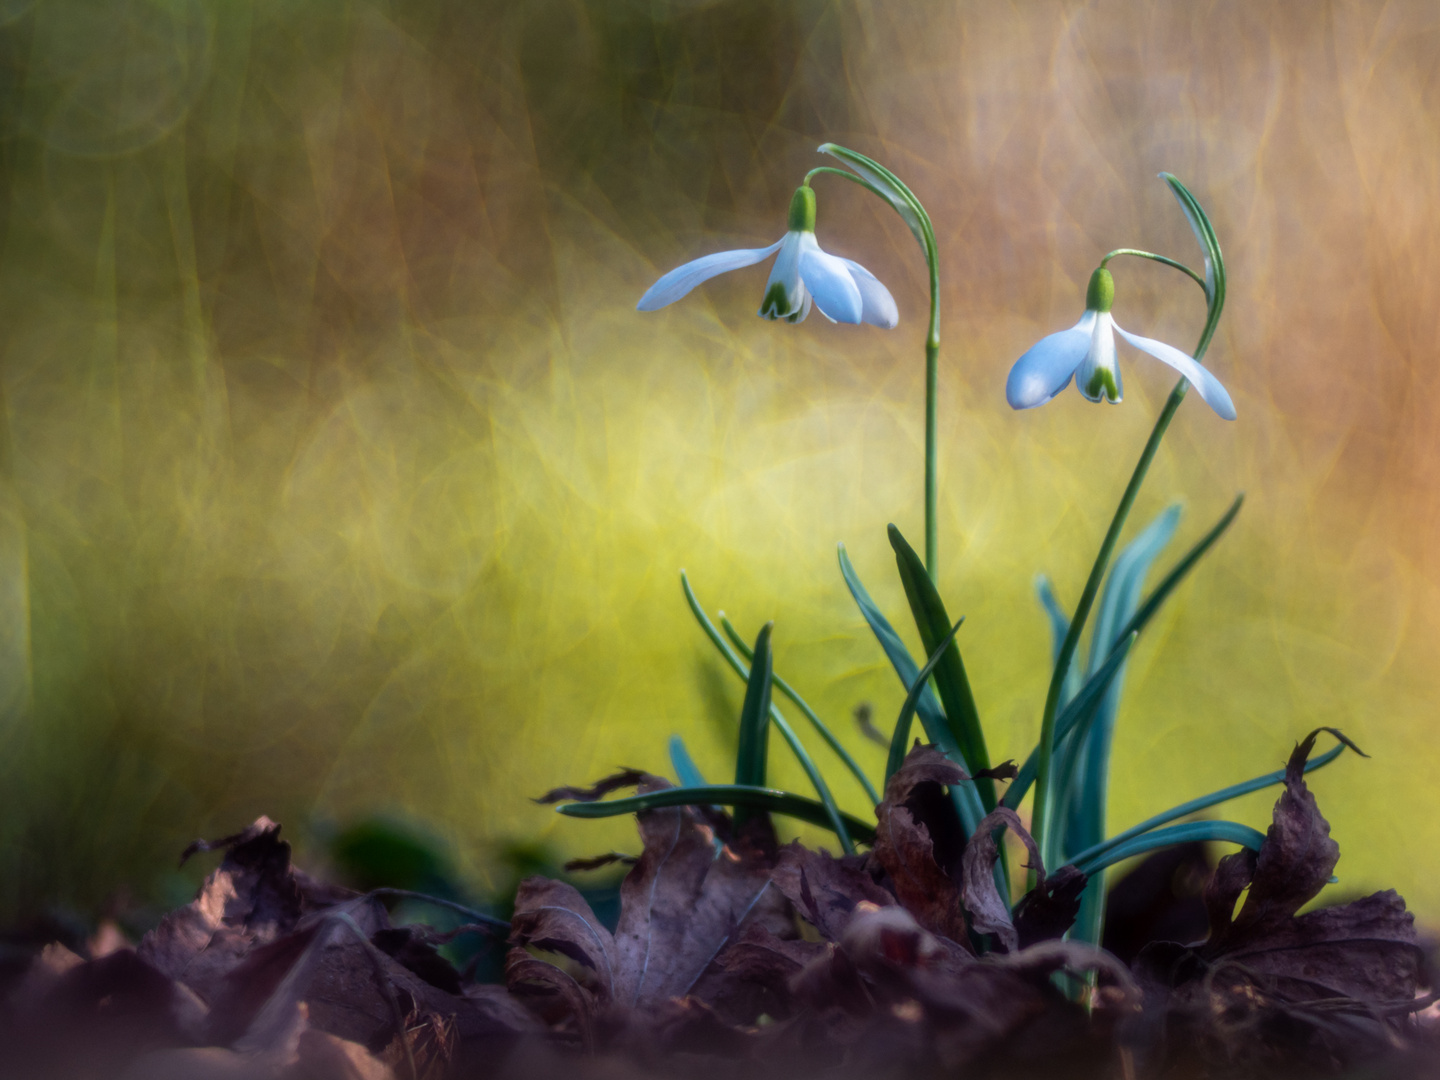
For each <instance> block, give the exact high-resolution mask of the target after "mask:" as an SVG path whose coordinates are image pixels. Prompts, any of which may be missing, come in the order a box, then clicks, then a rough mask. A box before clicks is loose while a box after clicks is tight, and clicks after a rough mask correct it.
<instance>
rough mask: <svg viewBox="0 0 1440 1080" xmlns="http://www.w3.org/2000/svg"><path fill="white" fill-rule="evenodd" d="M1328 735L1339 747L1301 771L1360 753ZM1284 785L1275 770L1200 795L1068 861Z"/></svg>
mask: <svg viewBox="0 0 1440 1080" xmlns="http://www.w3.org/2000/svg"><path fill="white" fill-rule="evenodd" d="M1332 734H1334V735H1336V736H1337V737H1338V738H1339V739H1340V740H1341V742H1340V745H1339V746H1333V747H1331V748H1330V749H1329V750H1327V751H1325V753H1323V754H1321V755H1320V756H1319V757H1316V758H1312V759H1310V760H1309V761H1307V762H1306V763H1305V771H1306V772H1307V773H1308V772H1314V771H1315V770H1316V769H1320V768H1323V767H1325V766H1326V765H1329V764H1330V762H1332V761H1334V760H1335V759H1336V758H1337V757H1339V756H1340V755H1341V753H1343V752H1344V750H1345V748H1346V747H1347V746H1348V747H1349V748H1350V749H1351V750H1354V751H1355V752H1356V753H1360V748H1359V747H1357V746H1356V745H1355V744H1354V743H1352V742H1351V741H1350V740H1349V739H1347V738H1345V737H1344V736H1343V735H1341V734H1340V733H1339V732H1332ZM1284 781H1285V770H1284V769H1277V770H1276V771H1275V772H1271V773H1266V774H1265V775H1264V776H1257V777H1255V778H1253V779H1251V780H1245V781H1243V782H1241V783H1239V784H1231V785H1230V786H1229V787H1227V788H1221V789H1220V790H1219V791H1212V792H1211V793H1210V794H1209V795H1201V796H1200V797H1199V798H1197V799H1191V800H1190V801H1189V802H1183V803H1181V804H1180V805H1179V806H1172V807H1171V808H1170V809H1169V810H1166V811H1165V812H1163V813H1160V814H1156V815H1155V816H1154V817H1152V818H1147V819H1146V820H1144V821H1142V822H1140V824H1138V825H1132V826H1131V827H1130V828H1128V829H1126V830H1125V831H1124V832H1120V833H1116V834H1115V835H1114V836H1112V837H1110V839H1108V840H1105V841H1103V842H1101V843H1099V844H1096V845H1095V846H1094V847H1091V848H1087V849H1086V850H1085V851H1081V852H1079V853H1078V854H1076V855H1075V857H1074V858H1073V859H1071V860H1070V861H1071V862H1074V863H1076V864H1079V863H1080V862H1083V861H1090V860H1094V859H1097V858H1099V857H1100V856H1102V855H1105V854H1106V853H1108V852H1109V851H1110V850H1111V849H1112V848H1116V847H1119V846H1120V845H1121V844H1126V843H1129V842H1130V841H1131V840H1132V839H1134V838H1135V837H1137V836H1143V835H1144V834H1145V833H1148V832H1150V831H1152V830H1154V829H1158V828H1159V827H1160V826H1162V825H1166V824H1168V823H1170V822H1172V821H1175V820H1176V819H1178V818H1182V817H1186V816H1187V815H1190V814H1195V813H1199V812H1200V811H1201V810H1208V809H1209V808H1210V807H1212V806H1217V805H1219V804H1220V803H1223V802H1228V801H1230V800H1231V799H1238V798H1239V797H1240V796H1241V795H1249V794H1250V793H1251V792H1252V791H1260V790H1261V789H1263V788H1267V787H1271V786H1272V785H1274V784H1280V783H1284Z"/></svg>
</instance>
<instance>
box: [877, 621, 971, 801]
mask: <svg viewBox="0 0 1440 1080" xmlns="http://www.w3.org/2000/svg"><path fill="white" fill-rule="evenodd" d="M964 622H965V619H964V616H961V618H960V621H959V622H957V623H956V624H955V625H954V626H952V627H951V628H950V632H949V633H948V634H946V635H945V640H944V641H942V642H940V644H939V645H937V646H936V647H935V651H934V652H932V653H931V654H930V659H929V660H927V661H925V666H924V667H923V668H921V669H920V673H919V674H918V675H916V676H915V682H914V683H913V684H911V686H910V692H909V693H908V694H906V695H905V703H904V704H903V705H901V706H900V716H899V717H898V718H897V719H896V721H895V733H894V734H893V735H891V736H890V756H889V758H888V759H887V760H886V762H885V783H886V785H887V786H888V785H889V783H890V777H892V776H894V775H895V774H896V773H897V772H899V771H900V766H901V765H903V764H904V763H905V755H906V754H907V753H909V750H910V745H909V744H910V721H911V720H913V719H914V718H915V704H916V702H918V701H919V700H920V693H921V691H922V690H924V689H925V682H926V680H927V679H929V678H930V673H931V672H933V671H934V670H935V665H936V664H938V663H940V661H941V659H943V658H944V656H945V650H946V649H948V648H949V647H950V643H951V642H952V641H954V640H955V635H956V634H958V633H959V632H960V627H961V626H962V625H963V624H964Z"/></svg>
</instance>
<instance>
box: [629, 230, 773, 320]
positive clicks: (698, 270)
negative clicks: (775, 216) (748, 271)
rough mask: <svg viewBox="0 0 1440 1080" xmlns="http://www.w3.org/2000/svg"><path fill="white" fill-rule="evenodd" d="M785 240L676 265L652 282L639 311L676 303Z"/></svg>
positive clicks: (753, 261) (757, 259)
mask: <svg viewBox="0 0 1440 1080" xmlns="http://www.w3.org/2000/svg"><path fill="white" fill-rule="evenodd" d="M783 243H784V240H777V241H775V243H773V244H771V245H770V246H769V247H767V248H741V249H739V250H738V251H717V252H716V253H715V254H714V255H704V256H701V257H700V258H698V259H696V260H695V261H694V262H688V263H686V264H685V265H684V266H680V267H676V268H675V269H674V270H671V271H670V272H669V273H668V274H666V275H665V276H664V277H662V278H661V279H660V280H659V281H657V282H655V284H654V285H651V286H650V288H649V289H647V290H646V291H645V295H644V296H642V297H641V298H640V302H639V303H638V304H636V305H635V310H636V311H656V310H658V309H659V308H662V307H664V306H665V305H667V304H673V303H674V302H675V301H676V300H679V299H680V298H681V297H682V296H684V295H685V294H686V293H688V292H689V291H690V290H691V289H693V288H695V286H696V285H699V284H700V283H701V282H702V281H709V280H710V279H711V278H712V277H714V276H715V275H716V274H723V273H725V271H727V270H739V269H740V268H741V267H742V266H754V265H755V264H756V263H758V262H761V261H763V260H765V259H768V258H769V257H770V256H771V255H774V254H775V252H777V251H779V250H780V245H781V244H783Z"/></svg>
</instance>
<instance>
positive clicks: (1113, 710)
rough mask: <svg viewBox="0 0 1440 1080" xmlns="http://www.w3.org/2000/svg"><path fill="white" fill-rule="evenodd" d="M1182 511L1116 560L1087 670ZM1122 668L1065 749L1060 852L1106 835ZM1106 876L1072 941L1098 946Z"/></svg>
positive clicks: (1172, 510) (1135, 604) (1097, 877)
mask: <svg viewBox="0 0 1440 1080" xmlns="http://www.w3.org/2000/svg"><path fill="white" fill-rule="evenodd" d="M1179 522H1180V507H1179V506H1178V505H1175V506H1171V507H1168V508H1167V509H1166V510H1164V511H1163V512H1162V513H1161V514H1159V515H1158V516H1157V517H1156V518H1155V520H1154V521H1152V522H1151V523H1150V524H1149V525H1147V526H1146V527H1145V528H1144V529H1142V530H1141V531H1140V534H1139V535H1138V536H1136V537H1135V539H1133V540H1132V541H1130V543H1129V544H1127V545H1126V546H1125V548H1124V550H1122V551H1121V552H1120V554H1119V555H1118V556H1116V558H1115V563H1114V565H1113V566H1112V567H1111V569H1110V574H1109V577H1108V578H1107V579H1106V581H1105V588H1104V589H1103V590H1102V591H1101V594H1100V604H1099V609H1098V610H1097V611H1096V613H1095V623H1094V626H1093V628H1092V629H1091V632H1090V666H1091V670H1094V669H1096V668H1099V667H1102V666H1103V665H1104V663H1105V659H1106V657H1107V656H1108V655H1109V654H1110V652H1111V651H1112V650H1113V648H1114V647H1115V644H1116V641H1115V634H1116V633H1117V632H1119V630H1120V629H1121V627H1122V624H1126V623H1128V622H1129V621H1130V619H1131V618H1133V617H1134V615H1135V612H1136V610H1137V609H1138V608H1139V606H1140V593H1141V590H1142V589H1143V588H1144V586H1145V576H1146V575H1147V574H1148V573H1149V572H1150V567H1151V566H1152V565H1153V564H1154V562H1155V560H1156V559H1157V558H1159V556H1160V553H1161V552H1162V551H1163V550H1164V549H1165V546H1166V545H1167V544H1168V543H1169V542H1170V540H1171V539H1172V538H1173V537H1174V535H1175V528H1176V526H1177V525H1178V524H1179ZM1124 680H1125V665H1124V664H1121V665H1120V667H1119V668H1118V669H1117V670H1116V672H1115V678H1114V679H1113V680H1112V681H1111V683H1110V688H1109V689H1108V690H1107V691H1106V692H1105V696H1104V698H1102V699H1101V702H1100V708H1099V710H1098V711H1097V712H1096V714H1095V719H1094V721H1093V722H1092V723H1091V724H1090V728H1089V730H1088V731H1087V732H1085V733H1083V734H1081V733H1078V732H1077V734H1076V735H1075V736H1074V737H1072V738H1071V740H1070V742H1069V744H1068V745H1067V746H1066V747H1065V750H1064V754H1063V756H1062V759H1061V765H1060V769H1059V772H1058V773H1057V784H1058V790H1059V792H1060V802H1059V803H1058V806H1059V807H1060V808H1061V810H1062V813H1063V814H1064V815H1065V820H1064V821H1063V822H1061V823H1057V824H1058V825H1059V827H1060V830H1061V833H1060V835H1061V837H1062V845H1063V850H1064V851H1065V852H1066V853H1067V854H1068V853H1069V852H1072V851H1081V850H1084V849H1086V848H1088V847H1090V846H1091V845H1092V844H1097V843H1099V842H1100V841H1101V840H1102V839H1103V838H1104V836H1105V813H1106V809H1107V807H1108V805H1109V797H1110V754H1111V747H1112V745H1113V744H1114V738H1115V721H1116V718H1117V716H1118V714H1119V711H1120V693H1121V689H1122V687H1123V685H1124ZM1105 888H1106V885H1105V874H1104V872H1103V871H1100V872H1098V873H1096V874H1094V875H1093V876H1092V877H1091V878H1090V880H1089V881H1088V882H1086V885H1085V892H1084V895H1083V897H1082V898H1081V903H1080V913H1079V915H1078V916H1077V917H1076V921H1075V927H1074V929H1073V930H1072V931H1071V937H1072V938H1075V939H1076V940H1080V941H1086V942H1089V943H1090V944H1092V945H1094V944H1098V943H1099V942H1098V938H1099V935H1100V932H1101V927H1102V925H1103V923H1104V920H1105Z"/></svg>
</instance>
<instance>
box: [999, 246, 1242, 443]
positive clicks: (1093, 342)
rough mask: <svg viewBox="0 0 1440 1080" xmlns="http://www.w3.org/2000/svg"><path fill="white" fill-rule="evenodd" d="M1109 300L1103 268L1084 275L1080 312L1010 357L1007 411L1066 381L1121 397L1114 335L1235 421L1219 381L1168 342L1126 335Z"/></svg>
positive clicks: (1095, 394)
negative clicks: (1065, 327) (1075, 319)
mask: <svg viewBox="0 0 1440 1080" xmlns="http://www.w3.org/2000/svg"><path fill="white" fill-rule="evenodd" d="M1114 299H1115V280H1114V278H1113V277H1112V276H1111V274H1110V271H1109V270H1106V269H1105V268H1104V267H1103V266H1102V267H1101V268H1100V269H1098V270H1096V271H1095V272H1094V273H1093V274H1091V275H1090V286H1089V288H1088V289H1087V290H1086V296H1085V314H1084V315H1082V316H1081V317H1080V321H1079V322H1077V323H1076V324H1075V325H1074V326H1072V327H1071V328H1070V329H1069V330H1062V331H1060V332H1059V333H1058V334H1051V335H1049V336H1048V337H1045V338H1041V339H1040V341H1039V342H1038V343H1036V344H1035V345H1034V346H1032V347H1031V348H1030V350H1029V351H1028V352H1026V353H1025V355H1024V356H1022V357H1020V359H1019V360H1017V361H1015V366H1014V367H1012V368H1011V369H1010V377H1009V379H1007V380H1006V383H1005V398H1006V400H1007V401H1009V402H1010V407H1011V408H1013V409H1033V408H1034V407H1035V406H1037V405H1043V404H1045V402H1047V401H1049V400H1050V399H1051V398H1053V397H1054V396H1055V395H1056V394H1058V393H1060V391H1061V390H1064V389H1065V387H1066V386H1068V385H1069V384H1070V378H1071V376H1072V375H1073V376H1074V377H1075V385H1076V387H1077V388H1078V389H1079V390H1080V393H1082V394H1084V395H1085V397H1087V398H1088V399H1090V400H1091V401H1108V402H1110V403H1112V404H1114V403H1117V402H1119V401H1120V400H1121V398H1122V397H1123V396H1124V395H1123V384H1122V382H1121V379H1120V367H1119V365H1118V363H1117V362H1116V358H1115V335H1116V334H1117V333H1118V334H1119V335H1120V336H1121V337H1123V338H1124V339H1125V340H1126V341H1128V342H1129V343H1130V344H1131V345H1133V346H1135V348H1137V349H1139V350H1140V351H1141V352H1145V353H1149V354H1150V355H1151V356H1153V357H1155V359H1157V360H1159V361H1160V362H1161V363H1164V364H1168V365H1169V366H1170V367H1172V368H1174V369H1175V370H1176V371H1178V372H1179V373H1180V374H1181V375H1183V376H1185V378H1186V379H1188V380H1189V382H1190V384H1191V385H1192V386H1194V387H1195V390H1196V391H1197V392H1198V393H1199V395H1200V396H1201V397H1202V398H1203V399H1204V400H1205V403H1206V404H1207V405H1209V406H1210V407H1211V408H1212V409H1214V410H1215V412H1216V413H1217V414H1218V415H1220V416H1221V417H1223V418H1224V419H1226V420H1234V419H1235V405H1234V403H1233V402H1232V401H1231V400H1230V395H1229V393H1227V392H1226V390H1225V387H1223V386H1221V385H1220V380H1219V379H1217V378H1215V376H1214V375H1212V374H1210V372H1209V371H1207V370H1206V369H1205V367H1204V366H1202V365H1201V364H1199V363H1198V362H1196V360H1195V359H1194V358H1193V357H1190V356H1187V355H1186V354H1185V353H1183V352H1181V351H1180V350H1179V349H1177V348H1175V347H1174V346H1173V345H1166V344H1165V343H1164V342H1163V341H1155V340H1154V339H1152V338H1147V337H1140V336H1139V335H1138V334H1131V333H1129V332H1127V331H1126V330H1124V329H1122V328H1121V327H1120V326H1118V325H1116V323H1115V319H1114V317H1113V316H1111V314H1110V308H1111V305H1112V304H1113V303H1114Z"/></svg>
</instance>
